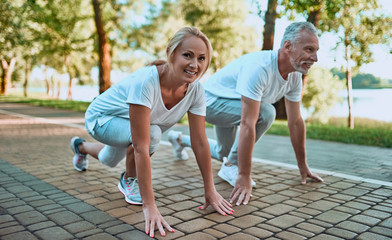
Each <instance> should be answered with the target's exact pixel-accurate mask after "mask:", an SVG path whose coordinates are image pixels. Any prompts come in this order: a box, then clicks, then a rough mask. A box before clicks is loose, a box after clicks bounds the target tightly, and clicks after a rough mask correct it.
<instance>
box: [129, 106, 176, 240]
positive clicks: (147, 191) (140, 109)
mask: <svg viewBox="0 0 392 240" xmlns="http://www.w3.org/2000/svg"><path fill="white" fill-rule="evenodd" d="M129 118H130V122H131V135H132V145H133V149H134V157H135V164H136V174H137V179H138V183H139V189H140V195H141V197H142V200H143V213H144V219H145V221H146V222H145V231H146V234H149V235H150V237H154V229H155V227H157V228H158V230H159V232H160V233H161V235H162V236H165V230H164V227H165V228H166V229H167V230H169V231H171V232H173V231H174V230H173V229H172V228H171V227H170V226H169V224H168V223H167V222H166V221H165V220H164V219H163V217H162V215H161V214H160V212H159V211H158V208H157V206H156V204H155V200H154V192H153V188H152V180H151V159H150V154H149V152H148V151H149V147H150V109H149V108H147V107H145V106H142V105H135V104H130V106H129Z"/></svg>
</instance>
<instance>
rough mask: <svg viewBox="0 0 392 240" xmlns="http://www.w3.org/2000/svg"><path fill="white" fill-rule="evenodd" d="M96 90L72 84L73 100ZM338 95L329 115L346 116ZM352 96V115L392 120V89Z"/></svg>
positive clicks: (62, 95) (89, 96)
mask: <svg viewBox="0 0 392 240" xmlns="http://www.w3.org/2000/svg"><path fill="white" fill-rule="evenodd" d="M29 91H30V92H42V93H45V89H43V88H30V89H29ZM55 91H57V90H55ZM67 92H68V88H66V87H64V88H62V89H61V92H60V99H66V98H67ZM98 92H99V90H98V86H74V87H73V88H72V96H73V100H78V101H88V102H90V101H92V100H93V99H94V98H95V97H96V96H98ZM339 95H340V96H341V97H342V98H343V99H344V100H343V101H342V102H341V103H338V104H336V105H335V107H334V108H332V109H331V111H330V116H335V117H347V116H348V103H347V91H346V90H345V91H341V92H339ZM353 98H354V99H353V100H354V106H353V115H354V117H361V118H370V119H375V120H380V121H387V122H392V107H391V106H390V105H389V104H391V103H392V89H354V90H353Z"/></svg>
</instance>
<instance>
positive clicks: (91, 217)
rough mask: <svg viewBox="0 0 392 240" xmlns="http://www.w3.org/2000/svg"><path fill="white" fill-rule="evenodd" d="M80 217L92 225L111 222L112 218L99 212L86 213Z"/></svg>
mask: <svg viewBox="0 0 392 240" xmlns="http://www.w3.org/2000/svg"><path fill="white" fill-rule="evenodd" d="M80 216H81V217H82V218H84V219H86V220H87V221H89V222H92V223H94V224H101V223H104V222H109V221H113V220H114V218H113V217H112V216H110V215H109V214H107V213H105V212H101V211H91V212H87V213H82V214H80Z"/></svg>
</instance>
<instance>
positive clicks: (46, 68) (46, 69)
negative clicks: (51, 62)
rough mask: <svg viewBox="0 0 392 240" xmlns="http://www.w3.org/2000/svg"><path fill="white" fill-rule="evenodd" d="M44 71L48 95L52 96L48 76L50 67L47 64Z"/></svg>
mask: <svg viewBox="0 0 392 240" xmlns="http://www.w3.org/2000/svg"><path fill="white" fill-rule="evenodd" d="M43 71H44V78H45V86H46V96H50V81H49V77H48V67H47V66H46V65H45V67H44V70H43Z"/></svg>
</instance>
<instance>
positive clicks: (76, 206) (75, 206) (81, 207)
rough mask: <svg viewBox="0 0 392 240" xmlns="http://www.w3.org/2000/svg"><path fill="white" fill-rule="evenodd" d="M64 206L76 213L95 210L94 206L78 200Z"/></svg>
mask: <svg viewBox="0 0 392 240" xmlns="http://www.w3.org/2000/svg"><path fill="white" fill-rule="evenodd" d="M64 207H66V208H67V209H68V210H70V211H72V212H74V213H76V214H81V213H85V212H90V211H94V210H97V209H96V208H95V207H93V206H91V205H89V204H87V203H84V202H80V201H79V202H75V203H71V204H67V205H65V206H64Z"/></svg>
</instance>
